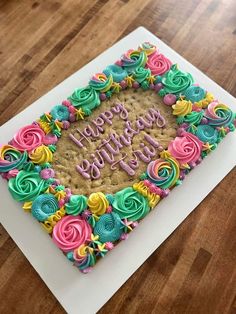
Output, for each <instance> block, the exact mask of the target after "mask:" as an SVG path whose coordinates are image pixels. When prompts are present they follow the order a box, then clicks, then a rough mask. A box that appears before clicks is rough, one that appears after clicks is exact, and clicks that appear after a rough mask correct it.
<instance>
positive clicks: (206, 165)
mask: <svg viewBox="0 0 236 314" xmlns="http://www.w3.org/2000/svg"><path fill="white" fill-rule="evenodd" d="M144 41H150V42H152V43H154V44H156V45H157V46H158V48H159V49H160V51H161V52H162V53H163V54H165V55H166V56H167V57H169V58H170V59H171V60H172V62H174V63H178V64H179V66H180V69H182V70H185V71H187V72H190V73H191V74H192V75H193V77H194V79H195V82H198V83H199V84H200V86H202V87H205V88H206V89H207V90H209V91H210V92H212V93H213V94H214V95H215V97H216V98H218V99H219V100H221V101H222V102H224V103H225V104H227V105H229V106H230V107H231V108H232V109H233V110H235V111H236V100H235V98H234V97H232V96H231V95H230V94H229V93H227V92H226V91H225V90H223V89H222V88H221V87H220V86H218V85H217V84H216V83H214V82H213V81H212V80H211V79H209V78H208V77H207V76H205V75H204V74H203V73H202V72H200V71H199V70H198V69H196V68H195V67H194V66H193V65H192V64H190V63H189V62H187V61H186V60H185V59H183V58H182V57H181V56H180V55H178V54H177V53H176V52H175V51H173V50H172V49H171V48H169V47H168V46H167V45H166V44H164V43H163V42H162V41H161V40H160V39H158V38H157V37H155V36H154V35H153V34H151V33H150V32H149V31H147V30H146V29H144V28H143V27H139V28H138V29H136V30H135V31H134V32H132V33H130V34H129V35H128V36H127V37H125V38H123V39H122V40H120V41H119V42H118V43H116V44H115V45H114V46H112V47H111V48H109V49H108V50H106V51H105V52H104V53H102V54H101V55H100V56H98V57H97V58H96V59H94V60H93V61H92V62H90V63H89V64H87V65H86V66H85V67H83V68H82V69H81V70H79V71H78V72H76V73H74V74H73V75H72V76H70V77H69V78H67V79H66V80H65V81H63V82H62V83H61V84H59V85H58V86H56V87H55V88H54V89H52V90H51V91H50V92H49V93H47V94H46V95H44V96H43V97H41V98H40V99H38V100H37V101H35V102H34V103H33V104H32V105H31V106H29V107H28V108H27V109H25V110H24V111H23V112H21V113H20V114H18V115H17V116H15V117H14V118H13V119H11V120H10V121H8V122H7V123H5V124H4V125H3V126H2V127H1V128H0V143H2V144H3V143H5V142H6V141H7V140H9V139H11V138H12V136H13V135H14V133H15V132H16V131H17V130H18V129H19V128H20V127H21V126H23V125H25V124H27V123H31V122H32V121H33V120H34V119H36V118H38V117H39V115H41V114H42V113H43V112H44V111H48V110H49V109H51V108H52V107H53V106H54V105H55V104H57V103H60V102H61V101H62V100H63V99H65V98H66V97H67V96H69V95H70V94H71V93H72V92H73V90H74V89H75V88H77V87H82V86H85V85H86V84H87V82H88V80H89V78H90V77H91V75H92V74H94V73H97V72H100V71H102V70H103V69H104V68H105V67H106V66H107V65H108V64H112V63H114V62H115V61H116V60H117V59H118V58H119V57H120V55H121V54H122V53H123V52H125V51H126V50H128V49H129V48H136V47H137V46H138V45H139V44H140V43H142V42H144ZM235 133H236V132H235ZM225 152H227V153H225ZM235 156H236V134H233V133H231V134H229V135H228V136H227V137H226V138H225V140H224V141H222V143H221V144H220V145H219V147H218V148H217V150H216V151H214V152H213V153H212V154H210V155H209V156H208V157H207V158H206V159H204V162H203V163H202V164H201V165H199V166H198V167H196V168H195V169H194V171H193V172H191V173H190V174H189V175H188V176H187V178H186V180H185V181H184V183H183V184H182V186H179V187H177V188H175V189H174V190H173V191H172V192H171V193H170V195H169V197H168V198H166V199H165V200H163V201H162V202H161V203H160V204H159V205H158V207H157V209H155V210H153V211H152V212H151V213H150V214H149V215H148V216H147V217H146V218H145V219H144V220H143V221H142V223H141V224H140V225H139V227H138V228H137V229H135V230H134V232H132V233H131V234H130V237H129V239H128V240H127V241H123V242H122V243H120V244H119V245H118V246H117V247H116V248H115V249H114V250H113V251H112V252H110V253H109V254H108V255H107V256H106V257H105V258H104V259H102V260H101V261H100V262H99V263H98V264H97V265H96V266H95V267H94V269H93V271H92V272H91V273H90V274H88V275H83V274H81V273H80V272H79V270H78V269H76V268H75V267H73V266H72V264H71V263H70V262H68V261H67V259H66V258H65V257H64V255H63V254H62V253H61V252H60V250H59V249H58V248H57V247H56V246H55V245H54V244H53V242H52V240H51V239H50V237H49V236H48V235H47V234H46V233H45V232H43V231H42V229H41V227H40V226H39V224H38V223H37V221H36V220H34V219H33V218H32V217H31V215H28V214H26V213H25V212H24V211H23V210H22V209H21V206H20V205H19V204H18V203H17V202H15V201H14V200H13V199H12V198H11V196H10V194H9V193H8V191H7V184H6V182H3V180H1V182H0V195H1V196H2V195H4V197H2V198H1V207H0V219H1V222H2V224H3V226H4V227H5V228H6V230H7V231H8V233H9V234H10V236H11V237H12V238H13V240H14V241H15V242H16V244H17V245H18V246H19V248H20V249H21V250H22V252H23V253H24V255H25V256H26V257H27V259H28V260H29V261H30V263H31V264H32V265H33V267H34V268H35V269H36V271H37V272H38V273H39V275H40V276H41V278H42V279H43V280H44V282H45V283H46V284H47V286H48V287H49V289H50V290H51V291H52V293H53V294H54V295H55V297H56V298H57V299H58V301H59V302H60V303H61V304H62V306H63V307H64V308H65V310H66V311H67V312H68V313H83V314H86V313H94V312H96V311H98V310H99V308H101V307H102V306H103V304H104V303H105V302H106V301H108V299H109V298H110V297H111V296H112V295H113V294H114V293H115V292H116V291H117V290H118V289H119V287H120V286H121V285H122V284H123V283H124V282H125V281H126V280H127V279H128V278H129V277H130V276H131V275H132V273H133V272H135V271H136V269H137V268H138V267H139V266H140V265H141V264H142V263H143V262H144V261H145V260H146V259H147V258H148V257H149V256H150V255H151V254H152V252H153V251H154V250H156V248H158V246H159V245H160V244H161V243H162V242H163V241H164V240H165V239H166V238H167V237H168V236H169V235H170V234H171V233H172V232H173V231H174V230H175V229H176V228H177V227H178V225H179V224H180V223H181V222H182V221H183V220H184V219H185V218H186V217H187V216H188V215H189V214H190V213H191V212H192V210H193V209H194V208H195V207H196V206H197V205H198V204H199V203H200V202H201V201H202V200H203V199H204V198H205V197H206V195H207V194H208V193H209V192H210V191H211V190H212V189H213V188H214V187H215V186H216V185H217V184H218V183H219V182H220V181H221V180H222V179H223V177H224V176H225V175H226V174H227V173H228V172H229V171H230V170H231V169H232V168H233V167H234V166H235V163H236V162H235ZM219 165H220V167H219ZM204 178H207V180H205V179H204ZM187 195H191V198H188V197H187ZM144 239H145V246H143V245H142V250H140V243H143V240H144ZM111 278H112V280H110V279H111ZM101 287H102V289H101Z"/></svg>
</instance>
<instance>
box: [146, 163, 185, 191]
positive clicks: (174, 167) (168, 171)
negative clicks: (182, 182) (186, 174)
mask: <svg viewBox="0 0 236 314" xmlns="http://www.w3.org/2000/svg"><path fill="white" fill-rule="evenodd" d="M179 175H180V169H179V163H178V161H177V160H176V159H175V158H173V157H168V158H165V159H163V158H161V159H157V160H154V161H152V162H150V163H149V165H148V167H147V176H148V178H149V179H150V180H151V181H152V182H153V183H155V185H156V186H158V187H160V188H162V189H168V188H171V187H173V186H174V185H175V184H176V182H177V180H178V179H179Z"/></svg>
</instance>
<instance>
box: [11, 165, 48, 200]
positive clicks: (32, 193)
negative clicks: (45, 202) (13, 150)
mask: <svg viewBox="0 0 236 314" xmlns="http://www.w3.org/2000/svg"><path fill="white" fill-rule="evenodd" d="M48 186H49V182H47V181H45V180H43V179H42V178H41V177H40V175H39V173H38V172H35V171H30V172H27V171H24V170H21V171H19V172H18V174H17V176H16V177H14V178H11V179H10V180H9V182H8V189H9V191H10V193H11V195H12V197H13V198H14V199H15V200H16V201H18V202H26V201H34V200H35V198H36V197H37V196H38V195H39V194H42V193H43V192H44V191H45V190H46V189H47V188H48Z"/></svg>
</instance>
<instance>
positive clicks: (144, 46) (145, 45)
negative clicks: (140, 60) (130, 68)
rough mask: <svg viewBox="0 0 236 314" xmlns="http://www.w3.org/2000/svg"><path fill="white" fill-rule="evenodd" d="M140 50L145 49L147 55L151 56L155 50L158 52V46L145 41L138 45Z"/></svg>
mask: <svg viewBox="0 0 236 314" xmlns="http://www.w3.org/2000/svg"><path fill="white" fill-rule="evenodd" d="M138 50H139V51H145V52H146V55H147V56H150V55H151V54H153V53H154V52H157V47H156V46H155V45H153V44H151V43H149V42H148V41H145V42H144V43H142V44H140V45H139V47H138Z"/></svg>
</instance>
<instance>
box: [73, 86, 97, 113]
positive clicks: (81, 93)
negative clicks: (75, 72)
mask: <svg viewBox="0 0 236 314" xmlns="http://www.w3.org/2000/svg"><path fill="white" fill-rule="evenodd" d="M68 99H69V100H70V101H71V103H72V104H73V106H75V107H76V108H81V109H82V110H83V111H84V112H85V114H87V115H89V114H91V112H92V110H93V109H94V108H96V107H97V106H99V105H100V98H99V94H98V92H97V91H96V90H95V89H94V88H92V87H90V86H87V87H84V88H78V89H76V90H75V91H74V93H73V94H72V95H71V96H70V97H69V98H68Z"/></svg>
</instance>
